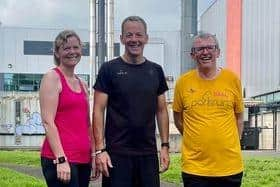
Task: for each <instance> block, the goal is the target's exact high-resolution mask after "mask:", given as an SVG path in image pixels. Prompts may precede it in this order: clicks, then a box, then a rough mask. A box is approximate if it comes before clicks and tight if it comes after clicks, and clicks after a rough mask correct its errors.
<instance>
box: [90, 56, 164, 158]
mask: <svg viewBox="0 0 280 187" xmlns="http://www.w3.org/2000/svg"><path fill="white" fill-rule="evenodd" d="M94 89H95V90H98V91H101V92H104V93H106V94H107V95H108V104H107V111H106V122H105V123H106V124H105V140H106V148H107V150H108V151H109V152H112V153H117V154H129V155H147V154H155V153H156V152H157V149H156V139H155V128H156V126H155V114H156V110H157V98H158V96H159V95H161V94H163V93H164V92H165V91H166V90H168V87H167V84H166V81H165V76H164V73H163V70H162V68H161V66H160V65H158V64H156V63H153V62H150V61H148V60H145V62H144V63H142V64H128V63H125V62H124V61H123V60H122V58H120V57H119V58H116V59H114V60H111V61H109V62H106V63H104V64H103V65H102V66H101V68H100V70H99V73H98V77H97V80H96V83H95V85H94Z"/></svg>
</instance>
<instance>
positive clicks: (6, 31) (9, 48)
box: [0, 27, 89, 74]
mask: <svg viewBox="0 0 280 187" xmlns="http://www.w3.org/2000/svg"><path fill="white" fill-rule="evenodd" d="M0 30H1V32H0V35H1V36H0V39H1V40H2V43H1V46H2V47H1V49H0V59H2V60H1V63H0V73H4V72H5V73H8V72H9V73H39V74H43V73H45V72H46V71H47V70H48V69H50V68H52V67H54V60H53V56H51V55H24V53H23V52H24V49H23V43H24V40H32V41H51V42H52V41H54V39H55V37H56V36H57V34H58V33H59V32H60V31H62V29H36V28H16V27H0ZM75 31H76V32H77V34H78V35H79V36H80V37H81V40H82V42H88V41H89V40H88V39H87V38H89V34H88V31H87V30H75ZM8 64H12V68H8ZM88 64H89V57H88V56H83V57H82V59H81V61H80V63H79V64H78V66H77V69H76V73H79V74H89V68H88Z"/></svg>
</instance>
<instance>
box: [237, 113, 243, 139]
mask: <svg viewBox="0 0 280 187" xmlns="http://www.w3.org/2000/svg"><path fill="white" fill-rule="evenodd" d="M235 117H236V123H237V129H238V135H239V139H241V138H242V133H243V129H244V124H243V113H236V114H235Z"/></svg>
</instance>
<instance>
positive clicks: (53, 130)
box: [39, 71, 70, 182]
mask: <svg viewBox="0 0 280 187" xmlns="http://www.w3.org/2000/svg"><path fill="white" fill-rule="evenodd" d="M61 89H62V87H61V83H60V80H59V77H58V75H57V74H56V73H55V72H54V71H50V72H48V73H46V74H45V75H44V77H43V79H42V81H41V86H40V92H39V99H40V108H41V116H42V122H43V125H44V127H45V130H46V137H47V140H48V142H49V144H50V147H51V149H52V152H53V154H54V155H55V157H56V158H59V157H62V156H64V157H65V153H64V151H63V148H62V145H61V141H60V138H59V133H58V130H57V127H56V125H55V122H54V119H55V116H56V110H57V106H58V98H59V93H60V91H61ZM57 177H58V179H60V180H62V181H65V182H68V181H69V180H70V166H69V163H68V162H64V163H62V164H57Z"/></svg>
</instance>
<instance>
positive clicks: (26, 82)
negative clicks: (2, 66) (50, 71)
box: [0, 73, 89, 92]
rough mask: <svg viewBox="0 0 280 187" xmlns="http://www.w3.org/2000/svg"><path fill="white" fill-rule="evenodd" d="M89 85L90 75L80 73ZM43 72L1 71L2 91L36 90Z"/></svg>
mask: <svg viewBox="0 0 280 187" xmlns="http://www.w3.org/2000/svg"><path fill="white" fill-rule="evenodd" d="M78 76H79V77H81V78H82V79H83V80H84V81H86V82H87V84H88V85H89V75H85V74H81V75H78ZM42 77H43V74H23V73H22V74H17V73H0V85H2V86H0V91H20V92H32V91H34V92H36V91H38V90H39V88H40V84H41V79H42Z"/></svg>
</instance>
